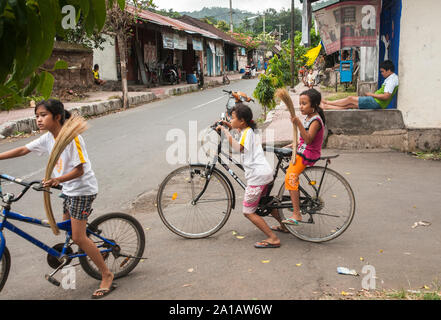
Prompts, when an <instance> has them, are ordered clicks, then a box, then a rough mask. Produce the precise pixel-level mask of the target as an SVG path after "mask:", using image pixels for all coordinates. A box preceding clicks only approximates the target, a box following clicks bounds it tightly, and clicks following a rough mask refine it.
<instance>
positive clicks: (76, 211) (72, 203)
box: [63, 194, 97, 220]
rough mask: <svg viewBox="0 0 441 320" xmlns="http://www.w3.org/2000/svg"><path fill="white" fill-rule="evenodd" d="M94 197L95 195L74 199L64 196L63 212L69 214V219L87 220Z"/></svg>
mask: <svg viewBox="0 0 441 320" xmlns="http://www.w3.org/2000/svg"><path fill="white" fill-rule="evenodd" d="M96 196H97V195H96V194H93V195H90V196H75V197H70V196H66V195H64V196H63V198H64V202H63V212H64V213H65V214H69V215H70V217H71V218H74V219H77V220H87V218H88V217H89V215H90V214H91V213H92V202H93V200H95V198H96Z"/></svg>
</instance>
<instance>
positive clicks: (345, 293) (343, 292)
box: [340, 291, 349, 296]
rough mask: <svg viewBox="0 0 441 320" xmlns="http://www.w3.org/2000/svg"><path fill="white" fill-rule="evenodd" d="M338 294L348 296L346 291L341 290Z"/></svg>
mask: <svg viewBox="0 0 441 320" xmlns="http://www.w3.org/2000/svg"><path fill="white" fill-rule="evenodd" d="M340 294H341V295H342V296H348V295H349V293H348V292H346V291H342V292H340Z"/></svg>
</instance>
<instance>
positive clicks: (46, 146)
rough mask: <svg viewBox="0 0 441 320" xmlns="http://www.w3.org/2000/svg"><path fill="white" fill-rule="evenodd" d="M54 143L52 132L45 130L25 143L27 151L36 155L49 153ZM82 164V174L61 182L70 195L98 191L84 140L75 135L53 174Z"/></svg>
mask: <svg viewBox="0 0 441 320" xmlns="http://www.w3.org/2000/svg"><path fill="white" fill-rule="evenodd" d="M54 144H55V139H54V136H53V135H52V133H50V132H47V133H45V134H43V135H42V136H41V137H40V138H38V139H36V140H34V141H31V142H30V143H28V144H27V145H26V148H28V149H29V151H32V152H35V153H37V154H38V155H40V156H41V155H43V154H50V153H51V152H52V149H53V147H54ZM81 163H82V164H83V170H84V174H83V175H82V176H81V177H78V178H76V179H73V180H70V181H66V182H63V183H62V184H61V185H62V186H63V193H64V194H65V195H67V196H70V197H75V196H86V195H93V194H97V193H98V182H97V180H96V178H95V174H94V173H93V171H92V166H91V164H90V161H89V157H88V156H87V151H86V148H85V144H84V140H83V138H82V137H81V135H79V136H77V137H76V138H75V139H74V140H72V142H71V143H70V144H68V145H67V147H66V149H64V151H63V152H62V153H61V156H60V158H59V159H58V162H57V164H56V165H55V168H54V171H53V175H54V176H55V177H56V178H58V177H60V176H62V175H64V174H66V173H68V172H71V171H72V170H73V169H74V168H75V167H76V166H78V165H79V164H81Z"/></svg>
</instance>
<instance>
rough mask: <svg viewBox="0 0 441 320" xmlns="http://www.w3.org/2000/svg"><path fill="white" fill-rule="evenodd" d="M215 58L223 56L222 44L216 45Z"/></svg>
mask: <svg viewBox="0 0 441 320" xmlns="http://www.w3.org/2000/svg"><path fill="white" fill-rule="evenodd" d="M216 56H218V57H223V56H224V46H223V45H222V44H218V43H216Z"/></svg>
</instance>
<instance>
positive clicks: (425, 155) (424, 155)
mask: <svg viewBox="0 0 441 320" xmlns="http://www.w3.org/2000/svg"><path fill="white" fill-rule="evenodd" d="M412 154H413V155H414V156H415V157H417V158H418V159H422V160H441V151H435V152H412Z"/></svg>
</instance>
